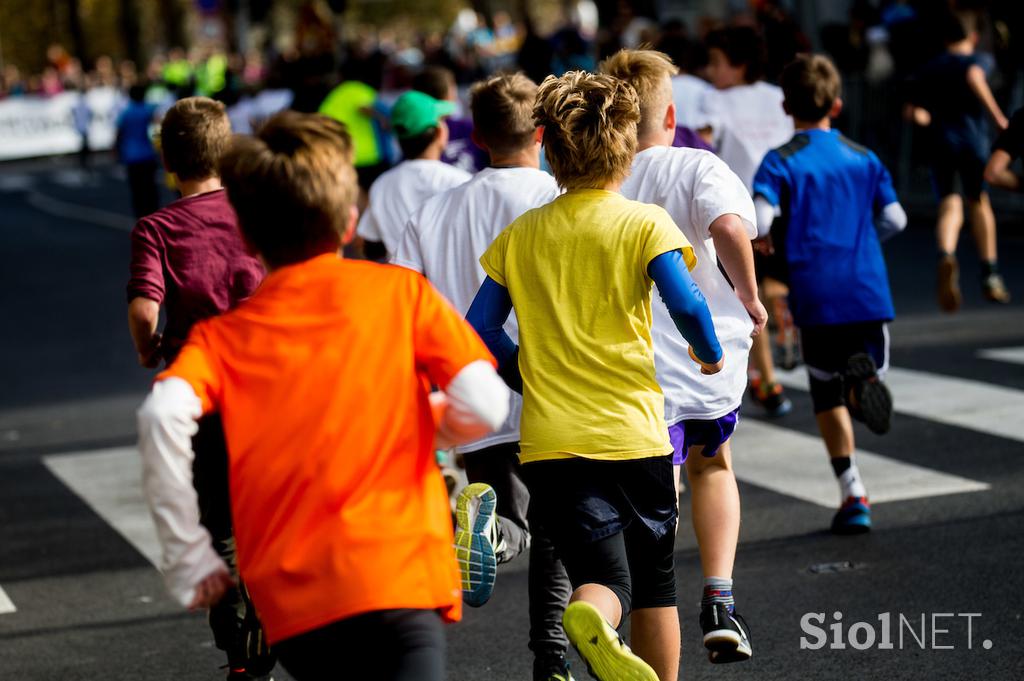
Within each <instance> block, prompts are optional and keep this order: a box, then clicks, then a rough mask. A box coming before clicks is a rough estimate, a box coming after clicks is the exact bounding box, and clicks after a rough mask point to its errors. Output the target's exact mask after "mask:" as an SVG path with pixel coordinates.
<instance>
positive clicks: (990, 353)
mask: <svg viewBox="0 0 1024 681" xmlns="http://www.w3.org/2000/svg"><path fill="white" fill-rule="evenodd" d="M978 357H981V358H982V359H991V360H995V361H997V362H1009V363H1011V364H1024V345H1022V346H1020V347H1016V348H992V349H991V350H981V351H980V352H978Z"/></svg>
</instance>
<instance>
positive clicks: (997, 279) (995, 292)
mask: <svg viewBox="0 0 1024 681" xmlns="http://www.w3.org/2000/svg"><path fill="white" fill-rule="evenodd" d="M981 290H982V293H984V295H985V300H988V301H991V302H993V303H999V304H1000V305H1006V304H1007V303H1009V302H1010V292H1009V291H1007V290H1006V283H1005V282H1004V281H1003V277H1002V275H1000V274H997V273H995V272H993V273H992V274H990V275H988V276H987V277H985V281H983V282H982V284H981Z"/></svg>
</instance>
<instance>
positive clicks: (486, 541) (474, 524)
mask: <svg viewBox="0 0 1024 681" xmlns="http://www.w3.org/2000/svg"><path fill="white" fill-rule="evenodd" d="M496 504H497V495H496V494H495V493H494V488H493V487H491V486H490V485H486V484H484V483H482V482H475V483H473V484H471V485H467V486H466V488H465V489H464V490H462V492H461V493H460V494H459V498H458V500H457V501H456V502H455V525H456V527H455V557H456V559H457V560H458V563H459V572H460V573H461V574H462V601H463V602H464V603H465V604H466V605H469V606H472V607H474V608H479V607H480V606H481V605H483V604H484V603H486V602H487V601H488V599H490V597H491V592H492V591H494V579H495V576H496V575H497V571H498V554H499V553H500V552H501V551H502V549H503V542H502V539H501V537H500V534H499V531H498V522H497V520H498V517H497V515H496V514H495V506H496Z"/></svg>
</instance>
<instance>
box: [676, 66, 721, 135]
mask: <svg viewBox="0 0 1024 681" xmlns="http://www.w3.org/2000/svg"><path fill="white" fill-rule="evenodd" d="M708 90H714V88H713V87H712V86H711V83H709V82H707V81H706V80H703V79H702V78H698V77H697V76H692V75H690V74H689V73H680V74H679V75H678V76H673V77H672V102H673V103H674V104H675V105H676V125H682V126H683V127H686V128H690V129H691V130H700V129H701V128H705V127H707V126H708V125H710V122H709V121H708V116H707V114H705V113H704V112H703V111H701V102H702V101H703V100H704V94H705V93H706V92H707V91H708Z"/></svg>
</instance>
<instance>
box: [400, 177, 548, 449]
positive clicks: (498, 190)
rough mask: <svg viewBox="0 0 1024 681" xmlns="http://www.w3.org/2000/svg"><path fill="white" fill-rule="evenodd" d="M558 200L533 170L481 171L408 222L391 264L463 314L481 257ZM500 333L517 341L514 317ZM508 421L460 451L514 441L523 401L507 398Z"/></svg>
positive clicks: (479, 277) (480, 274)
mask: <svg viewBox="0 0 1024 681" xmlns="http://www.w3.org/2000/svg"><path fill="white" fill-rule="evenodd" d="M558 194H559V189H558V185H557V184H556V183H555V179H554V178H553V177H551V176H550V175H548V174H547V173H545V172H543V171H540V170H536V169H535V168H486V169H484V170H481V171H480V172H479V173H477V174H476V175H475V176H474V177H473V179H471V180H470V181H469V182H467V183H465V184H463V185H461V186H459V187H456V188H454V189H450V190H448V191H446V192H444V193H443V194H438V195H437V196H434V197H433V198H431V199H429V200H427V201H426V202H425V203H424V204H423V205H422V206H421V207H420V208H419V210H417V211H416V212H415V213H413V215H412V217H411V218H410V219H409V223H408V226H407V227H406V230H405V233H404V235H403V236H402V240H401V241H400V242H399V245H398V247H397V250H396V251H395V253H394V256H393V257H392V259H391V262H393V263H394V264H396V265H401V266H402V267H408V268H409V269H412V270H416V271H417V272H422V273H423V275H424V276H426V278H427V279H429V280H430V283H432V284H433V285H434V287H435V288H436V289H437V290H438V291H440V292H441V293H442V294H443V295H444V296H445V297H446V298H447V299H448V300H449V301H451V303H452V305H454V306H455V309H456V310H458V311H459V312H461V313H462V314H466V312H468V311H469V306H470V304H471V303H472V302H473V298H475V297H476V293H477V291H478V290H479V289H480V285H481V284H482V283H483V281H484V278H485V277H486V276H487V275H486V274H485V273H484V270H483V268H482V267H481V266H480V256H481V255H483V254H484V251H486V250H487V248H488V247H489V246H490V245H491V242H493V241H494V239H495V238H496V237H497V236H498V235H499V234H501V232H502V230H504V229H505V227H507V226H508V225H509V224H510V223H512V222H513V221H515V219H516V218H518V217H519V216H520V215H522V214H523V213H525V212H526V211H528V210H532V209H533V208H537V207H538V206H542V205H544V204H546V203H548V202H550V201H552V200H553V199H554V198H555V197H556V196H558ZM505 331H506V332H508V335H509V336H511V337H512V340H515V341H518V339H519V329H518V326H517V325H516V318H515V314H512V315H509V318H508V321H507V322H506V323H505ZM511 399H512V401H511V403H510V405H509V416H508V420H507V421H506V422H505V425H504V426H503V427H502V428H501V429H500V430H498V431H496V432H494V433H492V434H491V435H489V436H487V437H485V438H484V439H482V440H478V441H477V442H474V443H472V444H469V445H465V446H463V447H460V448H459V451H463V452H472V451H476V450H479V449H483V448H485V447H490V446H493V445H496V444H499V443H503V442H518V441H519V414H520V412H521V410H522V397H520V396H519V395H518V394H516V393H512V398H511Z"/></svg>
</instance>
